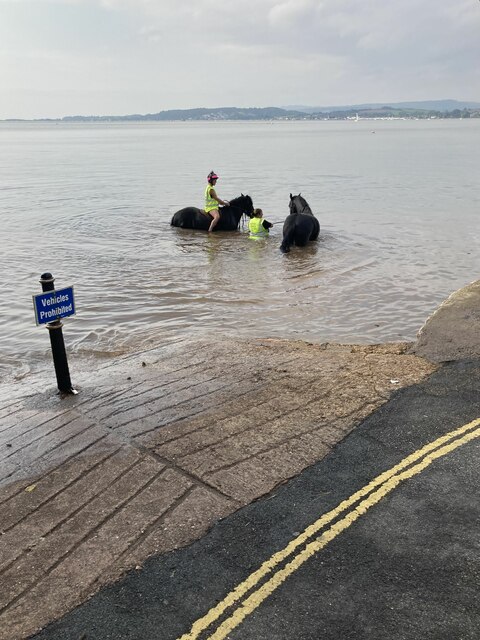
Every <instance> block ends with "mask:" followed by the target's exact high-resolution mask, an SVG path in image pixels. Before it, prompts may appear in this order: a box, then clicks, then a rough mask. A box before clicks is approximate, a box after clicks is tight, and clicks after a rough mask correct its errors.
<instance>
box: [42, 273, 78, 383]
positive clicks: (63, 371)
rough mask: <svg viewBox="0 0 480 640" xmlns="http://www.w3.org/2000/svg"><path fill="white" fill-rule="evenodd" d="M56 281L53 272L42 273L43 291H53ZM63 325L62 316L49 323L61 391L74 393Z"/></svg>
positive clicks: (56, 372)
mask: <svg viewBox="0 0 480 640" xmlns="http://www.w3.org/2000/svg"><path fill="white" fill-rule="evenodd" d="M54 282H55V278H54V277H53V276H52V274H51V273H42V275H41V276H40V283H41V285H42V291H44V292H47V291H53V290H54V289H55V287H54V285H53V283H54ZM62 327H63V322H62V321H61V319H60V318H59V319H58V320H54V321H53V322H48V323H47V329H48V333H49V334H50V344H51V346H52V355H53V365H54V367H55V374H56V376H57V386H58V389H59V391H63V392H67V393H72V392H74V390H73V388H72V382H71V380H70V371H69V370H68V362H67V352H66V350H65V342H64V341H63V332H62Z"/></svg>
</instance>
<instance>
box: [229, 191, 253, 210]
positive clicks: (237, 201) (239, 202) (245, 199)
mask: <svg viewBox="0 0 480 640" xmlns="http://www.w3.org/2000/svg"><path fill="white" fill-rule="evenodd" d="M230 204H231V205H232V206H233V207H236V206H242V207H243V206H244V205H245V204H248V205H252V207H253V202H252V199H251V197H250V196H247V195H245V196H244V195H243V193H242V194H241V195H240V196H238V198H233V200H230Z"/></svg>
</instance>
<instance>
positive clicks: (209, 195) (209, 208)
mask: <svg viewBox="0 0 480 640" xmlns="http://www.w3.org/2000/svg"><path fill="white" fill-rule="evenodd" d="M217 180H218V176H217V174H216V173H215V171H210V173H209V174H208V176H207V186H206V188H205V213H206V214H208V215H210V216H212V218H213V220H212V222H211V223H210V227H209V228H208V233H211V232H212V231H213V229H214V228H215V227H216V225H217V223H218V221H219V220H220V212H219V210H218V205H219V204H221V205H223V206H224V207H226V206H228V205H229V204H230V203H229V201H228V200H222V199H221V198H219V197H218V196H217V192H216V191H215V185H216V184H217Z"/></svg>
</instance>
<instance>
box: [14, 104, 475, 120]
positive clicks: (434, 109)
mask: <svg viewBox="0 0 480 640" xmlns="http://www.w3.org/2000/svg"><path fill="white" fill-rule="evenodd" d="M357 117H358V118H362V119H365V118H479V117H480V103H479V102H460V101H457V100H430V101H423V102H397V103H391V104H382V103H377V104H357V105H348V106H345V107H339V106H335V107H307V106H296V107H290V108H281V107H248V108H240V107H215V108H212V109H209V108H196V109H170V110H167V111H159V112H158V113H147V114H138V113H134V114H130V115H123V116H95V115H91V116H65V117H64V118H42V119H38V120H37V121H39V122H161V121H165V122H167V121H189V120H199V121H217V122H218V121H222V120H225V121H226V120H246V121H253V120H344V119H356V118H357ZM10 121H13V122H15V121H17V122H18V121H19V120H14V119H10Z"/></svg>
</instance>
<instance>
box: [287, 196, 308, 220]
mask: <svg viewBox="0 0 480 640" xmlns="http://www.w3.org/2000/svg"><path fill="white" fill-rule="evenodd" d="M288 206H289V209H290V213H309V214H311V215H313V213H312V210H311V209H310V205H309V204H308V202H307V201H306V200H305V198H304V197H303V196H302V195H301V194H300V193H299V194H298V196H293V195H292V194H290V202H289V203H288Z"/></svg>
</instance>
